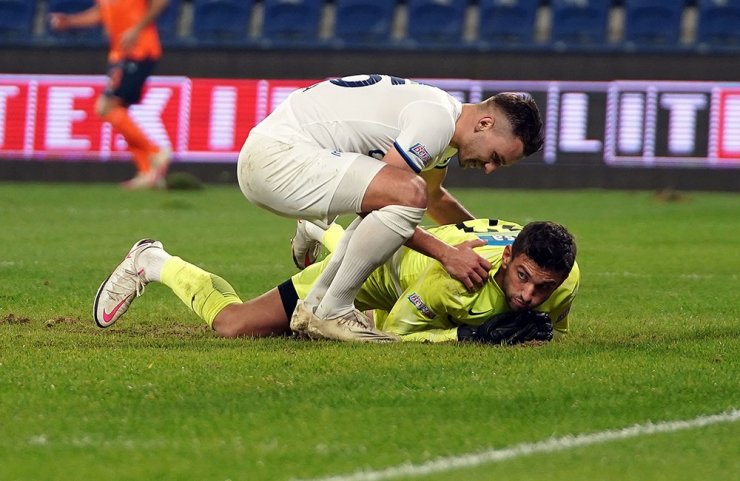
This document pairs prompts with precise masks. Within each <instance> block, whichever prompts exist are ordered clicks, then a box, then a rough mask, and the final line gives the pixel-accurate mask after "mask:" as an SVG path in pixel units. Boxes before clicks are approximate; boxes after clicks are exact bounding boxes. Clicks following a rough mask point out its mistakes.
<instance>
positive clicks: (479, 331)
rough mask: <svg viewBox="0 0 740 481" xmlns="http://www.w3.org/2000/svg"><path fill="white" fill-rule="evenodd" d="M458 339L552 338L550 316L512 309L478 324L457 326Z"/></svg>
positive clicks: (509, 341)
mask: <svg viewBox="0 0 740 481" xmlns="http://www.w3.org/2000/svg"><path fill="white" fill-rule="evenodd" d="M457 339H458V341H474V342H483V343H486V344H506V345H513V344H521V343H522V342H528V341H549V340H551V339H552V323H550V316H548V315H547V314H545V313H544V312H537V311H512V312H504V313H502V314H496V315H495V316H493V317H491V318H490V319H488V320H487V321H486V322H484V323H483V324H481V325H480V326H477V327H473V326H460V327H458V328H457Z"/></svg>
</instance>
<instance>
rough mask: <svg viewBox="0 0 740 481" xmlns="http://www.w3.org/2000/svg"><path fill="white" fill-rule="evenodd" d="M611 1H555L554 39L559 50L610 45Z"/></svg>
mask: <svg viewBox="0 0 740 481" xmlns="http://www.w3.org/2000/svg"><path fill="white" fill-rule="evenodd" d="M611 3H612V2H611V0H552V1H551V9H552V29H551V36H550V41H551V42H552V44H553V45H554V46H555V48H558V49H564V48H584V47H586V48H593V47H596V48H603V47H606V46H607V24H608V19H609V8H610V6H611Z"/></svg>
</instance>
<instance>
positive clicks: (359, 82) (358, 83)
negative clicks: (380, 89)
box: [329, 74, 407, 87]
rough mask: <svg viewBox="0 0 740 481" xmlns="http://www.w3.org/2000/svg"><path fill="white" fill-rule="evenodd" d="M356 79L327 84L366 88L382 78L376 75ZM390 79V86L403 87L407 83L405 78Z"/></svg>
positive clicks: (343, 79) (336, 80) (344, 79)
mask: <svg viewBox="0 0 740 481" xmlns="http://www.w3.org/2000/svg"><path fill="white" fill-rule="evenodd" d="M357 77H359V75H357V76H354V77H352V80H349V78H346V77H345V78H336V79H333V80H329V82H331V83H332V84H334V85H337V86H339V87H368V86H370V85H375V84H376V83H378V82H380V81H381V80H383V76H382V75H378V74H372V75H367V76H366V78H363V79H357ZM390 79H391V85H404V84H405V83H406V82H407V80H406V79H405V78H400V77H390Z"/></svg>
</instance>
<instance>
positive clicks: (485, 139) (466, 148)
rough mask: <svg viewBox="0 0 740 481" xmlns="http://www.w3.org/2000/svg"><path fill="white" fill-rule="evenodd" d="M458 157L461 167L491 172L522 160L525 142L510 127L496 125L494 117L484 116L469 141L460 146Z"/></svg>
mask: <svg viewBox="0 0 740 481" xmlns="http://www.w3.org/2000/svg"><path fill="white" fill-rule="evenodd" d="M457 157H458V161H459V162H460V167H462V168H464V169H481V170H483V171H484V172H485V173H486V174H490V173H491V172H493V171H495V170H496V169H497V168H499V167H505V166H507V165H512V164H515V163H516V162H518V161H520V160H521V159H522V158H523V157H524V144H523V143H522V141H521V139H519V138H518V137H515V136H514V134H513V133H512V132H511V129H510V128H505V127H498V126H495V123H494V119H493V118H492V117H484V118H483V119H481V120H479V121H478V124H477V126H476V128H475V131H474V133H473V134H472V135H471V136H470V137H469V138H468V141H467V142H464V143H461V144H460V145H459V146H458V151H457Z"/></svg>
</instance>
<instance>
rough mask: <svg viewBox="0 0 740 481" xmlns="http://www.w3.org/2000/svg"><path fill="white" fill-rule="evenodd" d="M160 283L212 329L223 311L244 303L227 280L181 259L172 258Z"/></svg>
mask: <svg viewBox="0 0 740 481" xmlns="http://www.w3.org/2000/svg"><path fill="white" fill-rule="evenodd" d="M161 282H162V283H163V284H164V285H166V286H167V287H169V288H170V289H172V292H174V293H175V294H176V295H177V297H179V298H180V300H181V301H182V302H183V303H184V304H185V305H186V306H188V307H189V308H190V309H191V310H192V311H193V312H195V314H197V315H198V317H200V318H201V319H203V320H204V321H206V323H207V324H208V326H209V327H213V320H214V319H215V318H216V315H217V314H218V313H219V312H221V310H222V309H224V308H225V307H226V306H229V305H231V304H240V303H241V302H242V301H241V299H239V296H237V295H236V292H235V291H234V288H233V287H231V285H229V283H228V282H226V281H225V280H224V279H222V278H221V277H219V276H217V275H215V274H211V273H210V272H206V271H204V270H203V269H201V268H199V267H197V266H194V265H193V264H190V263H188V262H186V261H184V260H182V259H180V258H179V257H172V258H170V259H169V260H168V261H167V262H166V263H165V264H164V267H163V268H162V274H161Z"/></svg>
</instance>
